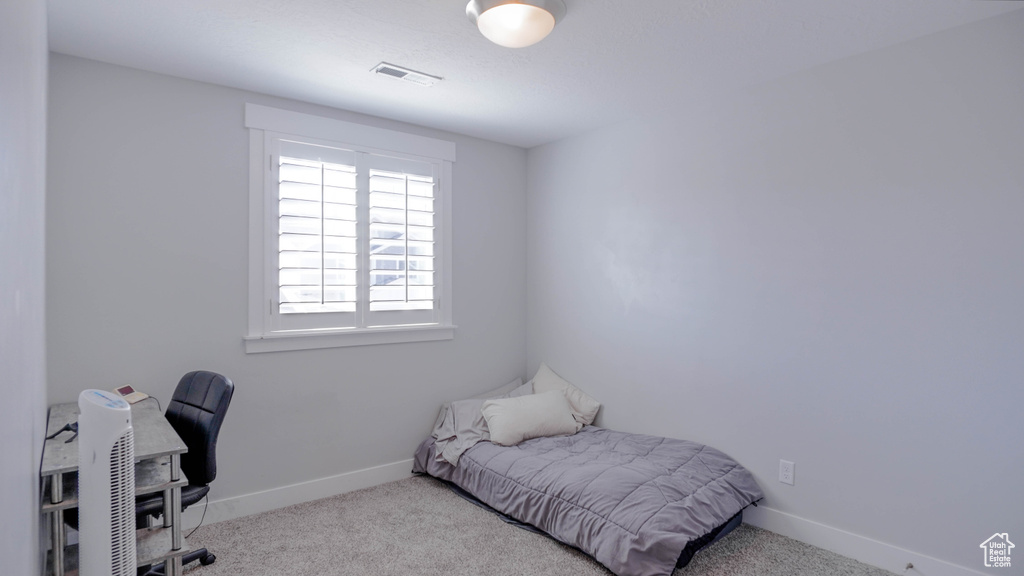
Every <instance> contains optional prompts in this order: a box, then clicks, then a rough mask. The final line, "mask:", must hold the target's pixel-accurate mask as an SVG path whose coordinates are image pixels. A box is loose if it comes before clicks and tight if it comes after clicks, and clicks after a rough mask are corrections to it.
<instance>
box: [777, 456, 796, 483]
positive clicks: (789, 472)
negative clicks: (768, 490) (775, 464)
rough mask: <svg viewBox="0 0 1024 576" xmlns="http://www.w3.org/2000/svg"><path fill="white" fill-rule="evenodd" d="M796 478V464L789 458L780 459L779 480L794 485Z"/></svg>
mask: <svg viewBox="0 0 1024 576" xmlns="http://www.w3.org/2000/svg"><path fill="white" fill-rule="evenodd" d="M795 478H796V464H794V463H792V462H790V461H789V460H779V482H782V483H783V484H789V485H790V486H792V485H793V484H794V479H795Z"/></svg>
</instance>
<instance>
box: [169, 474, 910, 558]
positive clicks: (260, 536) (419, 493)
mask: <svg viewBox="0 0 1024 576" xmlns="http://www.w3.org/2000/svg"><path fill="white" fill-rule="evenodd" d="M189 544H190V546H191V547H192V548H193V549H194V548H199V547H206V548H209V549H210V551H211V552H212V553H214V554H216V556H217V561H216V562H215V563H214V564H211V565H210V566H199V564H198V562H196V563H193V564H192V565H190V566H188V567H187V568H186V572H185V573H186V574H190V575H191V576H221V575H224V576H226V575H232V576H236V575H241V574H246V575H253V576H290V575H296V576H298V575H313V574H316V575H338V576H342V575H344V576H349V575H351V576H386V575H387V576H390V575H395V576H406V575H410V576H411V575H425V576H434V575H437V576H483V575H487V576H506V575H507V576H561V575H566V574H571V575H580V576H608V575H609V574H610V572H608V570H606V569H605V568H604V567H603V566H601V565H600V564H598V563H597V562H595V561H594V560H592V559H591V558H590V557H589V556H587V555H585V554H583V553H582V552H580V551H578V550H576V549H574V548H570V547H568V546H564V545H562V544H560V543H558V542H555V541H554V540H552V539H550V538H547V537H545V536H541V535H538V534H533V533H530V532H527V531H525V530H522V529H519V528H516V527H514V526H510V525H508V524H505V523H504V522H502V521H501V520H500V519H498V517H497V516H495V515H493V514H491V513H490V512H488V511H486V510H483V509H481V508H478V507H477V506H474V505H472V504H470V503H469V502H466V501H465V500H463V499H462V498H460V497H458V496H456V495H455V494H454V493H452V492H451V490H449V489H448V488H447V487H446V486H444V485H443V484H442V483H440V482H438V481H437V480H434V479H433V478H429V477H414V478H408V479H405V480H399V481H397V482H391V483H388V484H383V485H380V486H375V487H373V488H367V489H365V490H359V491H356V492H350V493H348V494H342V495H340V496H334V497H332V498H326V499H323V500H317V501H315V502H307V503H305V504H298V505H295V506H289V507H287V508H281V509H279V510H272V511H270V512H264V513H262V514H256V515H253V516H248V517H245V518H239V519H236V520H229V521H226V522H219V523H216V524H210V525H207V526H202V527H200V528H199V529H198V530H196V532H195V534H193V535H192V537H191V538H189ZM783 575H785V576H811V575H815V576H819V575H821V576H825V575H828V576H892V573H890V572H887V571H885V570H881V569H878V568H874V567H872V566H868V565H866V564H862V563H859V562H856V561H854V560H850V559H849V558H845V557H843V556H839V555H837V554H833V553H831V552H828V551H825V550H822V549H819V548H815V547H813V546H809V545H807V544H803V543H801V542H797V541H796V540H792V539H790V538H786V537H784V536H780V535H778V534H775V533H773V532H768V531H766V530H761V529H758V528H754V527H752V526H748V525H746V524H743V525H742V526H740V527H739V528H737V529H736V530H734V531H733V532H732V533H731V534H729V535H728V536H726V537H725V538H723V539H722V540H720V541H718V542H716V543H715V544H713V545H712V546H710V547H708V548H706V549H704V550H702V551H701V552H699V553H698V554H697V555H696V556H695V557H694V559H693V561H691V562H690V564H689V565H688V566H686V567H685V568H682V569H678V570H676V571H675V573H674V574H673V576H783Z"/></svg>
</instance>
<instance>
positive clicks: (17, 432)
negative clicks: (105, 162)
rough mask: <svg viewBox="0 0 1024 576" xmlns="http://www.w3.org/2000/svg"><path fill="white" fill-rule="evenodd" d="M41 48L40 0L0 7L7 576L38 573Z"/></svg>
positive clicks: (1, 552) (1, 424)
mask: <svg viewBox="0 0 1024 576" xmlns="http://www.w3.org/2000/svg"><path fill="white" fill-rule="evenodd" d="M46 50H47V48H46V3H45V2H36V1H33V0H4V1H3V2H0V390H2V391H3V402H0V438H2V439H3V441H2V442H0V519H3V537H2V538H0V563H2V565H3V569H2V572H3V573H4V574H10V575H12V576H29V575H35V574H38V573H39V571H40V566H39V558H40V549H39V542H40V537H39V529H40V522H39V507H38V506H39V504H38V502H39V457H40V454H41V452H42V448H43V435H44V429H45V425H46V364H45V348H44V344H45V338H44V329H45V319H44V309H45V298H44V293H43V291H44V288H45V277H44V271H45V264H44V240H45V233H44V224H45V215H44V207H45V191H46V59H47V52H46Z"/></svg>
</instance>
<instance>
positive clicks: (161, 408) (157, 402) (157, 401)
mask: <svg viewBox="0 0 1024 576" xmlns="http://www.w3.org/2000/svg"><path fill="white" fill-rule="evenodd" d="M150 398H152V399H153V400H156V407H157V409H158V410H159V411H161V412H163V411H164V407H163V406H161V405H160V399H159V398H157V397H156V396H147V397H146V398H143V399H142V400H141V401H145V400H149V399H150Z"/></svg>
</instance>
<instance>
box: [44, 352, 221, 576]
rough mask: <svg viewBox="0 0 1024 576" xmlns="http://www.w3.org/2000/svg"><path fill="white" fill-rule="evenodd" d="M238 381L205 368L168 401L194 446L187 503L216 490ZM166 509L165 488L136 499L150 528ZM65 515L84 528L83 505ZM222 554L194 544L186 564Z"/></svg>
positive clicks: (186, 462) (185, 468) (153, 569)
mask: <svg viewBox="0 0 1024 576" xmlns="http://www.w3.org/2000/svg"><path fill="white" fill-rule="evenodd" d="M234 392H235V385H234V384H233V383H232V382H231V380H229V379H228V378H226V377H224V376H221V375H220V374H216V373H214V372H206V371H204V370H199V371H196V372H189V373H188V374H185V375H184V376H182V378H181V380H180V381H179V382H178V386H177V388H175V389H174V395H173V396H171V402H170V404H168V405H167V411H166V413H165V416H166V418H167V420H168V421H169V422H170V423H171V426H172V427H173V428H174V430H175V432H177V433H178V436H180V437H181V439H182V441H184V442H185V445H186V446H188V452H186V453H185V454H182V455H181V471H182V472H183V473H184V474H185V477H186V478H187V479H188V485H187V486H185V487H183V488H182V489H181V509H182V510H184V509H185V508H188V507H189V506H191V505H192V504H195V503H197V502H199V501H200V500H202V499H203V497H204V496H206V494H207V493H208V492H209V491H210V482H213V479H214V478H216V477H217V435H218V434H220V425H221V424H222V423H223V422H224V415H225V414H227V412H228V405H229V404H230V403H231V396H232V395H233V394H234ZM163 511H164V495H163V493H162V492H157V493H155V494H147V495H145V496H141V497H139V498H137V499H136V500H135V525H136V526H137V527H139V528H144V527H146V526H148V525H149V519H150V518H151V517H156V516H159V515H160V514H163ZM64 521H65V522H66V523H67V524H68V525H69V526H71V527H72V528H76V529H77V528H78V510H77V509H71V510H67V511H65V515H64ZM216 559H217V557H216V556H214V555H213V554H210V552H209V551H208V550H207V549H206V548H200V549H199V550H193V551H191V552H189V553H187V554H185V555H184V556H182V559H181V563H182V565H185V564H188V563H190V562H194V561H196V560H199V562H200V563H201V564H203V565H204V566H206V565H209V564H213V562H214V560H216ZM138 573H139V574H140V575H141V574H145V575H146V576H157V575H161V574H163V573H164V565H163V564H160V565H154V566H144V567H141V568H139V571H138Z"/></svg>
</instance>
